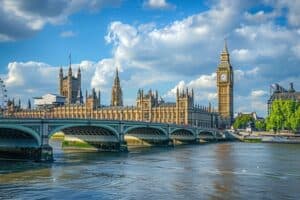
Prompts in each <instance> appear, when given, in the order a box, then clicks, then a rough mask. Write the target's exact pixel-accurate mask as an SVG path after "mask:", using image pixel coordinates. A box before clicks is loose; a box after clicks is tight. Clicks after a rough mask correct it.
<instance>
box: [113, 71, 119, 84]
mask: <svg viewBox="0 0 300 200" xmlns="http://www.w3.org/2000/svg"><path fill="white" fill-rule="evenodd" d="M118 84H120V78H119V69H118V67H117V68H116V75H115V80H114V85H118Z"/></svg>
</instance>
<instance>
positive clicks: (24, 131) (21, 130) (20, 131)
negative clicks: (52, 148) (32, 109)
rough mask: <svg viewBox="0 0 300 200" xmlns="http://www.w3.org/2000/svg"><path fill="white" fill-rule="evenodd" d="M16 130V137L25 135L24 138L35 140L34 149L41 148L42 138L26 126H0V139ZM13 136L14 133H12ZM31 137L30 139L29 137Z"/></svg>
mask: <svg viewBox="0 0 300 200" xmlns="http://www.w3.org/2000/svg"><path fill="white" fill-rule="evenodd" d="M5 129H7V130H5ZM13 130H16V131H17V132H16V134H15V135H16V136H18V135H22V134H24V135H23V138H28V139H30V138H31V139H33V140H34V143H35V144H34V147H39V146H41V143H42V142H41V141H42V140H41V136H40V135H39V134H38V133H37V132H36V131H34V130H33V129H31V128H28V127H25V126H20V125H2V124H1V125H0V137H1V135H3V134H4V133H5V131H6V132H7V131H13ZM11 134H12V133H11ZM28 136H29V137H28Z"/></svg>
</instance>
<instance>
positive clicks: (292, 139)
mask: <svg viewBox="0 0 300 200" xmlns="http://www.w3.org/2000/svg"><path fill="white" fill-rule="evenodd" d="M239 135H240V140H241V141H242V142H255V143H256V142H263V143H285V144H300V134H293V133H278V134H274V133H270V132H253V133H248V132H240V133H239Z"/></svg>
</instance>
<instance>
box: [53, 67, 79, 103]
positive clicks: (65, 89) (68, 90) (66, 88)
mask: <svg viewBox="0 0 300 200" xmlns="http://www.w3.org/2000/svg"><path fill="white" fill-rule="evenodd" d="M59 94H60V95H62V96H65V97H66V104H75V103H82V93H81V71H80V68H78V72H77V77H75V76H73V75H72V68H71V64H70V66H69V70H68V74H67V76H65V77H64V74H63V69H62V68H60V71H59Z"/></svg>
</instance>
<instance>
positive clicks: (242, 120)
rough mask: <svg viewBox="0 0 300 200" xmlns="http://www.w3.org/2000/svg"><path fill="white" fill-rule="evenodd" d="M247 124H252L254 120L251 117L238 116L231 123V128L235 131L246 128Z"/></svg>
mask: <svg viewBox="0 0 300 200" xmlns="http://www.w3.org/2000/svg"><path fill="white" fill-rule="evenodd" d="M249 122H254V119H253V117H252V116H251V115H240V116H238V117H237V118H236V119H235V121H234V123H233V128H235V129H241V128H246V126H247V124H248V123H249Z"/></svg>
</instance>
